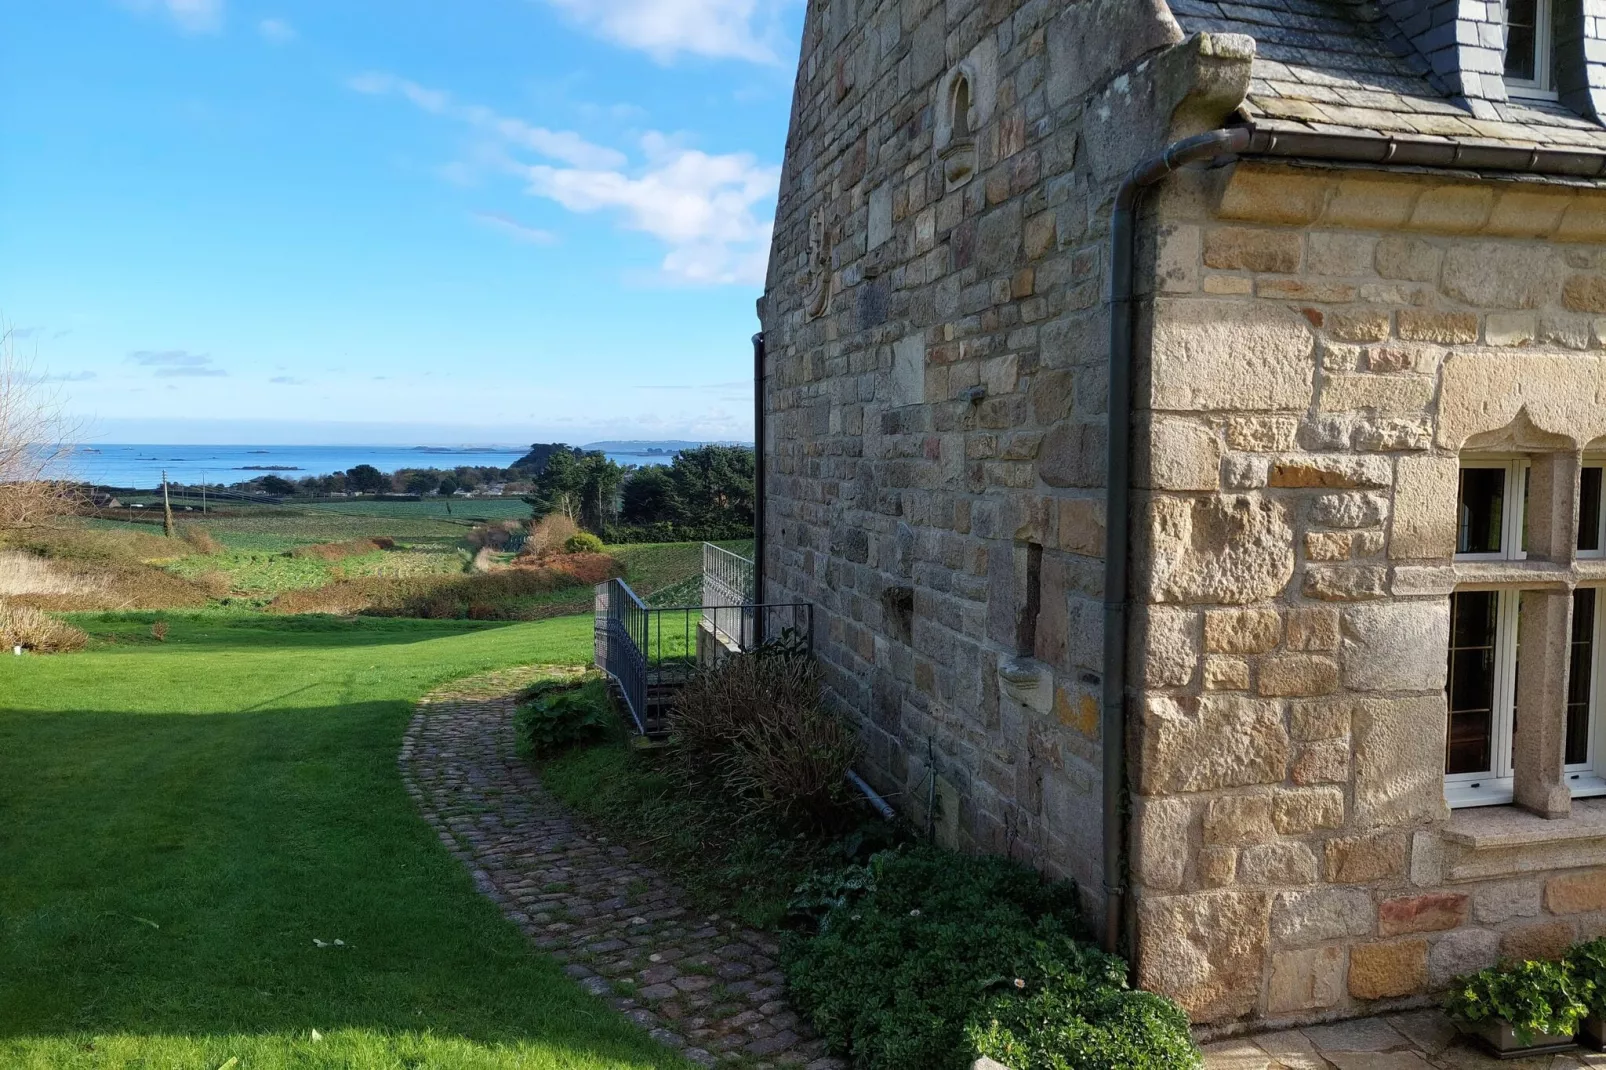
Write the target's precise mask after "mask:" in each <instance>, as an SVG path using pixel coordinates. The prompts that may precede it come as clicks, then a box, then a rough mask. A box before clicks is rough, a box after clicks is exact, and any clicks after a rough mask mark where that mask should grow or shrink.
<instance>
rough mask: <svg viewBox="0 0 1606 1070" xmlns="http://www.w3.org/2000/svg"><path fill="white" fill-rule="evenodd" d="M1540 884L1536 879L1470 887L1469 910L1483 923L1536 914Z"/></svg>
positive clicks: (1490, 923) (1492, 923)
mask: <svg viewBox="0 0 1606 1070" xmlns="http://www.w3.org/2000/svg"><path fill="white" fill-rule="evenodd" d="M1541 891H1542V889H1541V886H1540V885H1539V883H1538V882H1536V881H1529V880H1519V881H1501V882H1500V883H1498V884H1485V885H1482V886H1480V887H1478V888H1475V889H1473V892H1472V913H1473V915H1474V916H1475V917H1477V919H1478V920H1479V921H1480V922H1483V923H1484V924H1485V925H1498V924H1500V923H1501V922H1503V921H1510V920H1511V919H1512V918H1532V917H1537V916H1538V914H1539V904H1540V899H1541Z"/></svg>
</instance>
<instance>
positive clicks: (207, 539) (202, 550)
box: [178, 524, 224, 557]
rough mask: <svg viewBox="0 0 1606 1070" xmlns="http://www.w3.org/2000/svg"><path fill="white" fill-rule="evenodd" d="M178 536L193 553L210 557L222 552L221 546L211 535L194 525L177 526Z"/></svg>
mask: <svg viewBox="0 0 1606 1070" xmlns="http://www.w3.org/2000/svg"><path fill="white" fill-rule="evenodd" d="M178 535H179V538H181V539H183V540H184V541H185V543H187V544H188V545H189V548H190V549H191V550H193V551H194V552H195V553H198V554H205V555H207V556H208V557H210V556H211V555H213V554H220V553H222V552H223V549H224V547H223V544H222V543H220V542H218V541H217V539H216V538H214V537H213V535H212V533H211V532H210V531H207V530H206V529H205V528H201V527H196V526H195V525H194V524H182V525H180V526H179V529H178Z"/></svg>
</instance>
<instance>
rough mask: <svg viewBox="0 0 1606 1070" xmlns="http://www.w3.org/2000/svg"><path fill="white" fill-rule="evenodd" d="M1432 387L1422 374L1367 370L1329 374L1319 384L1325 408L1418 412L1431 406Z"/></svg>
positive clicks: (1401, 413)
mask: <svg viewBox="0 0 1606 1070" xmlns="http://www.w3.org/2000/svg"><path fill="white" fill-rule="evenodd" d="M1401 314H1402V315H1403V314H1404V313H1401ZM1433 389H1434V388H1433V380H1432V379H1429V378H1426V377H1425V376H1416V375H1373V374H1371V373H1369V372H1360V373H1355V374H1337V375H1330V376H1328V377H1327V379H1326V381H1325V382H1324V383H1323V384H1322V399H1321V407H1322V409H1323V410H1324V411H1326V412H1369V413H1375V414H1377V415H1379V416H1417V415H1420V414H1421V413H1423V412H1425V411H1426V410H1427V409H1428V408H1429V407H1430V406H1431V404H1432V402H1433Z"/></svg>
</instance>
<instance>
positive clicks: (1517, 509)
mask: <svg viewBox="0 0 1606 1070" xmlns="http://www.w3.org/2000/svg"><path fill="white" fill-rule="evenodd" d="M1461 467H1462V468H1463V469H1466V468H1499V469H1503V470H1504V471H1505V473H1506V490H1505V500H1504V502H1502V503H1501V504H1502V511H1501V517H1500V549H1499V550H1498V551H1496V552H1494V553H1487V554H1456V555H1455V559H1456V560H1457V561H1526V560H1527V559H1528V551H1526V550H1524V549H1523V548H1522V526H1523V523H1524V521H1525V520H1526V519H1527V517H1526V503H1527V500H1528V470H1529V468H1530V467H1531V465H1530V463H1529V461H1528V458H1526V457H1502V456H1488V457H1463V458H1461ZM1455 509H1456V518H1455V521H1456V532H1457V538H1459V537H1460V528H1461V476H1460V473H1459V472H1458V473H1457V474H1456V501H1455Z"/></svg>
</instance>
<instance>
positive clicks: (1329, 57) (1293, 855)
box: [759, 0, 1606, 1031]
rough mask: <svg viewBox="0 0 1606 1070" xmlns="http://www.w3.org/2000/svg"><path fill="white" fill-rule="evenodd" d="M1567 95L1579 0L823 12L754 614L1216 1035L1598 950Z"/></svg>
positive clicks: (790, 217)
mask: <svg viewBox="0 0 1606 1070" xmlns="http://www.w3.org/2000/svg"><path fill="white" fill-rule="evenodd" d="M1603 94H1606V2H1603V0H1231V2H1229V0H1219V2H1214V0H1169V2H1168V0H810V5H809V9H808V15H807V26H806V31H805V38H804V44H803V51H802V59H801V63H800V67H799V71H798V76H797V83H796V93H795V101H794V106H793V112H792V118H791V128H790V133H789V135H788V140H787V151H786V163H785V167H784V174H783V178H782V185H781V193H780V201H779V207H778V212H777V218H776V228H775V239H774V247H773V252H772V254H771V260H770V266H769V275H768V284H767V288H766V294H765V296H764V297H763V299H762V300H761V302H760V308H759V311H760V319H761V321H762V327H763V337H762V346H761V353H760V371H761V380H762V389H761V391H760V398H761V405H760V407H761V413H762V423H763V427H762V438H761V441H762V443H763V448H764V462H763V472H764V477H765V483H766V486H765V489H764V491H763V496H762V497H763V510H764V521H763V527H762V542H763V546H762V551H761V555H760V560H761V568H762V572H763V578H762V583H763V591H764V595H765V598H766V599H768V600H769V601H790V600H799V601H808V602H812V603H813V604H814V605H815V606H816V611H817V617H816V623H815V633H816V645H817V649H818V652H819V654H820V656H821V658H822V660H823V662H824V665H825V667H826V674H827V681H828V687H829V691H830V694H831V696H832V698H833V700H834V701H836V702H838V703H840V705H841V707H842V708H843V709H845V710H847V711H849V712H850V713H851V714H852V715H853V716H854V717H855V718H856V719H857V721H858V722H859V724H860V725H861V726H862V730H863V736H864V740H865V746H866V754H865V759H864V763H863V768H862V772H863V773H864V775H865V776H866V778H867V779H868V780H869V781H870V782H871V783H873V784H874V785H875V786H876V787H877V788H878V789H879V790H880V791H882V792H884V793H885V794H886V795H887V796H888V797H889V798H891V799H892V801H893V802H894V803H895V804H896V805H898V806H899V807H900V808H901V809H902V810H903V811H904V812H905V813H907V814H908V815H910V816H911V817H912V818H913V819H914V820H915V821H917V822H920V823H925V824H929V825H930V826H931V827H932V828H933V829H934V831H935V833H936V835H937V836H939V837H940V838H941V839H942V840H943V841H945V842H947V843H950V844H952V845H954V846H956V847H959V848H961V849H966V850H979V851H992V852H999V853H1007V854H1009V855H1012V856H1014V857H1016V858H1018V859H1022V860H1025V861H1028V862H1030V863H1032V864H1034V865H1036V866H1038V867H1040V868H1041V869H1043V870H1045V871H1047V872H1049V873H1053V874H1056V875H1060V876H1064V877H1068V878H1072V879H1074V880H1075V881H1076V882H1077V883H1078V885H1079V886H1080V888H1081V890H1082V892H1083V896H1084V899H1085V900H1086V903H1087V907H1088V911H1089V913H1090V915H1091V916H1092V917H1093V918H1095V919H1098V920H1099V922H1100V924H1103V925H1104V927H1105V930H1106V932H1107V934H1108V936H1107V938H1108V939H1109V940H1110V941H1111V943H1112V945H1115V946H1120V947H1122V948H1123V949H1124V950H1126V951H1127V952H1128V953H1129V954H1130V955H1131V956H1132V957H1133V959H1134V961H1135V963H1136V968H1137V971H1138V977H1139V980H1140V981H1141V982H1142V983H1143V984H1144V985H1146V986H1148V987H1151V988H1154V989H1157V990H1160V991H1163V992H1166V993H1169V994H1170V995H1172V996H1174V997H1175V998H1176V999H1178V1000H1179V1001H1181V1003H1182V1004H1183V1005H1184V1006H1185V1007H1186V1008H1187V1009H1188V1010H1189V1012H1190V1013H1191V1014H1192V1015H1193V1017H1194V1018H1195V1020H1196V1021H1197V1022H1199V1023H1201V1024H1205V1025H1207V1026H1208V1027H1210V1028H1211V1029H1214V1030H1216V1031H1228V1030H1232V1029H1238V1028H1244V1027H1247V1026H1250V1025H1269V1024H1274V1023H1278V1022H1298V1021H1313V1020H1318V1019H1323V1018H1338V1017H1345V1016H1352V1015H1356V1014H1362V1013H1367V1012H1369V1011H1373V1010H1377V1009H1382V1008H1386V1007H1391V1006H1402V1005H1409V1004H1410V1003H1412V1002H1413V1001H1417V1002H1421V1001H1424V1000H1426V999H1427V998H1429V997H1430V996H1431V994H1432V993H1433V992H1434V990H1435V989H1437V988H1439V987H1441V986H1442V985H1443V983H1444V982H1445V981H1446V979H1447V978H1449V977H1450V976H1451V975H1453V974H1455V973H1458V972H1462V971H1465V970H1468V969H1471V968H1476V967H1480V966H1483V965H1486V964H1488V963H1491V962H1493V961H1494V960H1495V959H1496V958H1497V957H1499V956H1501V955H1515V956H1524V957H1531V956H1549V955H1555V954H1558V953H1559V952H1560V951H1561V950H1562V949H1564V948H1565V947H1566V946H1567V945H1568V944H1569V943H1570V942H1571V941H1573V940H1576V939H1580V938H1587V937H1592V936H1594V935H1599V934H1600V933H1602V932H1606V709H1603V700H1602V691H1603V690H1606V673H1603V664H1602V658H1603V655H1602V650H1603V648H1606V636H1603V635H1602V628H1603V627H1606V594H1603V593H1602V589H1603V588H1606V542H1603V538H1606V534H1603V528H1602V524H1603V510H1602V469H1603V466H1606V188H1603V185H1602V176H1606V127H1603V126H1602V117H1603V116H1606V96H1603Z"/></svg>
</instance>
